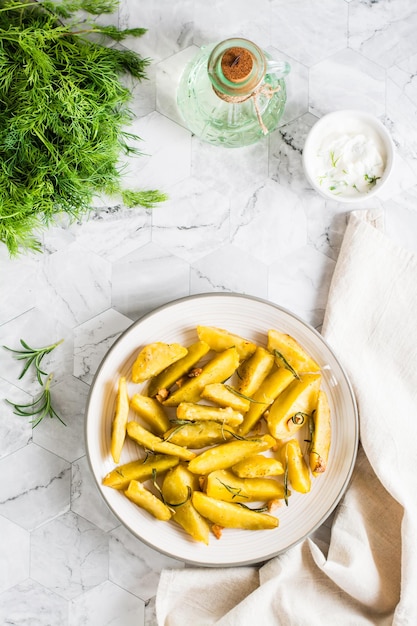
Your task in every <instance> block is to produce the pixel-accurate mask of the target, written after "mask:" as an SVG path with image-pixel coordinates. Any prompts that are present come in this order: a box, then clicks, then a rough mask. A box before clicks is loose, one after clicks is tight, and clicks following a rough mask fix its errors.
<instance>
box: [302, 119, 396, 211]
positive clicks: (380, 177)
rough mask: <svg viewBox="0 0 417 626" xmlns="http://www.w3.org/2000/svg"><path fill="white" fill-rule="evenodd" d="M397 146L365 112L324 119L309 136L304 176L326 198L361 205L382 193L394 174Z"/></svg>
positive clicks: (305, 153) (378, 122)
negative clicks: (363, 201) (360, 202)
mask: <svg viewBox="0 0 417 626" xmlns="http://www.w3.org/2000/svg"><path fill="white" fill-rule="evenodd" d="M393 162H394V145H393V141H392V139H391V136H390V134H389V132H388V130H387V129H386V127H385V126H384V125H383V124H382V122H380V121H379V120H378V119H377V118H376V117H375V116H373V115H370V114H368V113H364V112H363V111H355V110H344V111H334V112H333V113H329V114H327V115H324V116H323V117H321V118H320V119H319V121H318V122H316V124H315V125H314V126H313V127H312V129H311V131H310V132H309V134H308V135H307V139H306V142H305V145H304V149H303V167H304V173H305V176H306V178H307V180H308V181H309V183H310V184H311V186H312V187H313V188H314V189H315V190H316V191H317V192H318V193H320V194H321V195H322V196H324V197H325V198H328V199H331V200H336V201H338V202H358V201H361V200H364V199H367V198H370V197H372V196H374V195H375V194H377V193H379V192H380V191H381V189H382V187H383V186H384V185H385V183H386V182H387V180H388V178H389V177H390V174H391V172H392V168H393Z"/></svg>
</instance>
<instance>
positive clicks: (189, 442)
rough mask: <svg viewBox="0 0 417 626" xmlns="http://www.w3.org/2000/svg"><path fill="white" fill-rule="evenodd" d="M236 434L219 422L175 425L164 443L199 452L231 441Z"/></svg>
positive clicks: (167, 434)
mask: <svg viewBox="0 0 417 626" xmlns="http://www.w3.org/2000/svg"><path fill="white" fill-rule="evenodd" d="M234 433H235V431H234V429H233V428H231V427H230V426H224V424H220V423H219V422H211V421H209V422H190V423H189V424H175V426H173V427H172V428H170V430H167V432H166V433H165V435H164V441H170V442H171V443H175V444H176V445H177V446H184V447H185V448H191V449H193V450H194V449H195V450H199V449H201V448H206V447H207V446H213V445H216V444H218V443H224V442H225V441H228V440H229V439H231V438H232V437H233V434H234Z"/></svg>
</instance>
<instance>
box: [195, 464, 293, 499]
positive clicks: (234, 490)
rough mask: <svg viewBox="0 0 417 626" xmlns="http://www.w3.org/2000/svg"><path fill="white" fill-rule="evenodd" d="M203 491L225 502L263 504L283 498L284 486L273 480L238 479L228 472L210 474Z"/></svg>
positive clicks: (220, 471)
mask: <svg viewBox="0 0 417 626" xmlns="http://www.w3.org/2000/svg"><path fill="white" fill-rule="evenodd" d="M204 491H205V492H206V494H207V495H208V496H210V497H211V498H216V499H217V500H224V501H225V502H243V503H245V502H265V501H268V500H279V499H282V498H284V497H285V490H284V485H283V484H281V483H279V482H278V481H277V480H275V479H274V478H239V477H238V476H236V474H234V473H233V472H232V471H230V470H216V471H214V472H210V474H209V475H208V476H207V479H206V482H205V486H204Z"/></svg>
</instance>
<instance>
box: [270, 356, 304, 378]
mask: <svg viewBox="0 0 417 626" xmlns="http://www.w3.org/2000/svg"><path fill="white" fill-rule="evenodd" d="M274 355H275V356H276V357H277V358H278V359H279V360H280V361H282V363H283V365H284V367H285V368H286V369H287V370H289V371H290V372H291V374H292V375H293V376H294V378H296V379H297V380H300V376H299V375H298V374H297V372H296V371H295V369H294V368H293V367H292V366H291V365H290V364H289V363H288V361H287V359H286V358H285V356H284V355H283V354H281V352H279V350H276V349H275V350H274Z"/></svg>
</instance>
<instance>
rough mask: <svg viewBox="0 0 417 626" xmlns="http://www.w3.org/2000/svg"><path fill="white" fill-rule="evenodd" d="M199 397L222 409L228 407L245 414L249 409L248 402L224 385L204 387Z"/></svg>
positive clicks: (215, 384)
mask: <svg viewBox="0 0 417 626" xmlns="http://www.w3.org/2000/svg"><path fill="white" fill-rule="evenodd" d="M201 397H202V398H203V399H204V400H210V401H211V402H214V403H215V404H217V405H219V406H221V407H223V408H226V407H228V406H230V408H232V409H234V410H235V411H240V412H241V413H246V411H247V410H248V409H249V407H250V400H246V398H242V397H241V396H240V395H239V394H238V393H236V391H235V390H233V388H230V389H228V388H227V386H226V385H225V384H224V383H211V384H210V385H206V386H205V387H204V389H203V391H202V392H201Z"/></svg>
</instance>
